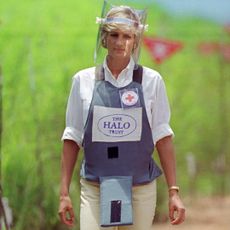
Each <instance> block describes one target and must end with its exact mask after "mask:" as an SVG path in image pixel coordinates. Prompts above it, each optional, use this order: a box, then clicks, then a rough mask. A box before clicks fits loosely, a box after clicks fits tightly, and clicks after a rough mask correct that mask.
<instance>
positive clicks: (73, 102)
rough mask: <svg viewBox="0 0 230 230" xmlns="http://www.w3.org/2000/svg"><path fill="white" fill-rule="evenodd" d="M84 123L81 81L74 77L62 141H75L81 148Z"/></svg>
mask: <svg viewBox="0 0 230 230" xmlns="http://www.w3.org/2000/svg"><path fill="white" fill-rule="evenodd" d="M82 121H83V112H82V100H81V97H80V79H79V78H78V77H77V76H74V77H73V80H72V87H71V91H70V95H69V98H68V103H67V109H66V127H65V130H64V132H63V135H62V138H61V139H62V140H66V139H67V140H73V141H75V142H76V143H77V144H78V145H79V146H81V144H82V136H83V122H82Z"/></svg>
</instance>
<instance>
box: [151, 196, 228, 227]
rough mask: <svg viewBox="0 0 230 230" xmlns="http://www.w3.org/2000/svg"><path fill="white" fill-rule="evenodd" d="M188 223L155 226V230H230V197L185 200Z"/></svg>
mask: <svg viewBox="0 0 230 230" xmlns="http://www.w3.org/2000/svg"><path fill="white" fill-rule="evenodd" d="M185 205H186V222H185V223H183V224H182V225H180V226H171V225H170V223H168V222H167V223H162V224H155V225H154V228H153V230H182V229H183V230H230V197H226V198H219V197H218V198H197V199H194V200H185Z"/></svg>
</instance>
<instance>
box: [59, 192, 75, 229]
mask: <svg viewBox="0 0 230 230" xmlns="http://www.w3.org/2000/svg"><path fill="white" fill-rule="evenodd" d="M58 214H59V217H60V220H61V222H62V223H63V224H65V225H67V226H69V227H73V226H74V212H73V206H72V202H71V199H70V197H69V196H61V197H60V204H59V210H58Z"/></svg>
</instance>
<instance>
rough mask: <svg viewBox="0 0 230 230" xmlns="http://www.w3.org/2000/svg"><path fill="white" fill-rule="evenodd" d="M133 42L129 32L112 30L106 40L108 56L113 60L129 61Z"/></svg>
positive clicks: (133, 36)
mask: <svg viewBox="0 0 230 230" xmlns="http://www.w3.org/2000/svg"><path fill="white" fill-rule="evenodd" d="M134 42H135V35H134V34H133V33H131V32H129V31H121V30H114V31H112V32H109V33H108V35H107V38H106V47H107V49H108V56H110V57H112V58H114V59H118V60H120V59H122V58H124V59H129V58H130V56H131V54H132V51H133V47H134Z"/></svg>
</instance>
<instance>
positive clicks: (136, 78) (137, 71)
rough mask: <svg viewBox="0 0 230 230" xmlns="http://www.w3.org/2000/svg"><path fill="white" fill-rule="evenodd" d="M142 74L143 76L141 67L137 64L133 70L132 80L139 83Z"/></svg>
mask: <svg viewBox="0 0 230 230" xmlns="http://www.w3.org/2000/svg"><path fill="white" fill-rule="evenodd" d="M142 76H143V67H142V66H141V65H138V66H137V68H135V69H134V70H133V81H134V82H137V83H139V84H141V83H142Z"/></svg>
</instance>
